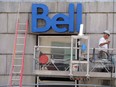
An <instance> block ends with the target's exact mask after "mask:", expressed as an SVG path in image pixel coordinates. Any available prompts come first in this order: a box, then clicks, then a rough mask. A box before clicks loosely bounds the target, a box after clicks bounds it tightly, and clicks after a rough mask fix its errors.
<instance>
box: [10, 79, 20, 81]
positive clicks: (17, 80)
mask: <svg viewBox="0 0 116 87" xmlns="http://www.w3.org/2000/svg"><path fill="white" fill-rule="evenodd" d="M12 80H15V81H18V80H20V79H12Z"/></svg>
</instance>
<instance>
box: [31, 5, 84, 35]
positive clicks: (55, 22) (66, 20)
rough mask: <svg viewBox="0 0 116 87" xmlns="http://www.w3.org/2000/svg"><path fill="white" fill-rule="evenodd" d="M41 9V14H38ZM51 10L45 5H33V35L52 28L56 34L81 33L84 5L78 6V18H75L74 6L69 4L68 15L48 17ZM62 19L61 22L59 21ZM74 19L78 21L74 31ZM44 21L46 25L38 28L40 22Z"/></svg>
mask: <svg viewBox="0 0 116 87" xmlns="http://www.w3.org/2000/svg"><path fill="white" fill-rule="evenodd" d="M40 9H41V11H42V12H41V14H38V10H40ZM48 14H49V9H48V7H47V6H46V5H44V4H33V5H32V32H33V33H44V32H47V31H49V30H50V28H52V29H53V30H54V31H55V32H58V33H65V32H75V31H76V32H79V29H80V24H82V4H81V3H78V4H77V9H76V18H74V4H72V3H71V4H69V8H68V15H65V14H61V13H60V14H56V15H55V16H53V17H52V18H50V17H49V16H48ZM59 19H61V20H59ZM74 19H76V23H77V24H76V29H75V30H74ZM38 20H44V21H45V25H44V26H42V27H38V25H39V23H40V22H39V21H38ZM59 25H68V27H66V26H64V27H58V26H59Z"/></svg>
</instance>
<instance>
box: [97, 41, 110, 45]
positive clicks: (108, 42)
mask: <svg viewBox="0 0 116 87" xmlns="http://www.w3.org/2000/svg"><path fill="white" fill-rule="evenodd" d="M105 44H110V41H107V42H105V43H101V44H99V46H103V45H105Z"/></svg>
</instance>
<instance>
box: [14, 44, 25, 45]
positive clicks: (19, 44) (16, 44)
mask: <svg viewBox="0 0 116 87" xmlns="http://www.w3.org/2000/svg"><path fill="white" fill-rule="evenodd" d="M16 45H24V44H16Z"/></svg>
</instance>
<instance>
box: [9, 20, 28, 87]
mask: <svg viewBox="0 0 116 87" xmlns="http://www.w3.org/2000/svg"><path fill="white" fill-rule="evenodd" d="M21 27H25V29H24V28H23V29H22V28H21ZM27 31H28V20H27V21H26V22H25V23H20V22H19V20H17V23H16V32H15V40H14V49H13V56H12V68H11V72H10V82H9V87H22V79H23V71H24V56H25V49H26V38H27Z"/></svg>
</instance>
